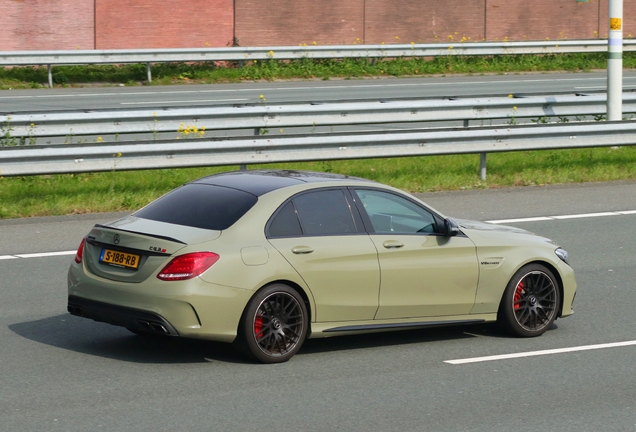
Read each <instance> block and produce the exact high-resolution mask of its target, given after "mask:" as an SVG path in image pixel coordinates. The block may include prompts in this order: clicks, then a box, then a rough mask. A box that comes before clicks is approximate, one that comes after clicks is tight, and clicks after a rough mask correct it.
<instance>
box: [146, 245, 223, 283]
mask: <svg viewBox="0 0 636 432" xmlns="http://www.w3.org/2000/svg"><path fill="white" fill-rule="evenodd" d="M218 260H219V255H218V254H215V253H214V252H194V253H189V254H185V255H181V256H178V257H176V258H174V259H173V260H172V261H170V262H169V263H168V265H166V266H165V267H164V268H163V270H161V271H160V272H159V274H158V275H157V278H159V279H161V280H165V281H177V280H185V279H192V278H193V277H197V276H199V275H200V274H201V273H203V272H204V271H206V270H207V269H209V268H210V267H212V264H214V263H215V262H217V261H218Z"/></svg>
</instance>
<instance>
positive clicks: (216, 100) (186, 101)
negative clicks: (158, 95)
mask: <svg viewBox="0 0 636 432" xmlns="http://www.w3.org/2000/svg"><path fill="white" fill-rule="evenodd" d="M246 100H249V99H190V100H182V101H175V100H169V101H159V102H120V105H161V104H167V103H171V104H175V103H189V104H193V103H200V102H239V101H246Z"/></svg>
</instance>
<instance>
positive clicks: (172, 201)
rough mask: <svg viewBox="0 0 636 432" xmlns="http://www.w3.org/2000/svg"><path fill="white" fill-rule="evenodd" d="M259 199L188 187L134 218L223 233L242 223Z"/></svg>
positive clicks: (236, 192)
mask: <svg viewBox="0 0 636 432" xmlns="http://www.w3.org/2000/svg"><path fill="white" fill-rule="evenodd" d="M256 201H257V198H256V197H255V196H254V195H252V194H249V193H247V192H243V191H240V190H236V189H230V188H225V187H220V186H212V185H203V184H187V185H185V186H182V187H180V188H178V189H175V190H174V191H172V192H170V193H168V194H167V195H164V196H162V197H161V198H159V199H158V200H156V201H154V202H152V203H150V204H148V205H147V206H146V207H144V208H142V209H141V210H139V211H138V212H136V213H135V214H134V216H137V217H140V218H144V219H150V220H155V221H159V222H168V223H173V224H177V225H186V226H190V227H195V228H203V229H210V230H224V229H227V228H229V227H230V226H231V225H232V224H234V222H236V221H237V220H239V219H240V218H241V216H243V215H244V214H245V212H247V211H248V210H249V209H250V208H252V206H253V205H254V204H256Z"/></svg>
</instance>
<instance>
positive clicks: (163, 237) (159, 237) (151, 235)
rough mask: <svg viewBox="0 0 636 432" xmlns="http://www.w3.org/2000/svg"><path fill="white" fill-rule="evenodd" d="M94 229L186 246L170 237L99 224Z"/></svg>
mask: <svg viewBox="0 0 636 432" xmlns="http://www.w3.org/2000/svg"><path fill="white" fill-rule="evenodd" d="M95 228H106V229H110V230H114V231H121V232H127V233H131V234H138V235H142V236H148V237H154V238H158V239H161V240H168V241H172V242H176V243H181V244H183V245H187V243H186V242H184V241H181V240H177V239H176V238H172V237H168V236H162V235H158V234H149V233H145V232H139V231H129V230H125V229H121V228H113V227H111V226H108V225H101V224H97V225H95Z"/></svg>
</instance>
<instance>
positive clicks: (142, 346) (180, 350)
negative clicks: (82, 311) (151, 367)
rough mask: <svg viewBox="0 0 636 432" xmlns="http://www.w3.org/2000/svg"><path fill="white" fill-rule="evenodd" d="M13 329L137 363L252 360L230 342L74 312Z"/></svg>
mask: <svg viewBox="0 0 636 432" xmlns="http://www.w3.org/2000/svg"><path fill="white" fill-rule="evenodd" d="M9 329H10V330H11V331H13V332H14V333H16V334H18V335H20V336H22V337H23V338H26V339H29V340H32V341H35V342H39V343H43V344H46V345H50V346H53V347H56V348H62V349H66V350H69V351H74V352H78V353H83V354H90V355H94V356H99V357H104V358H111V359H115V360H121V361H126V362H134V363H154V364H177V363H205V362H209V361H211V360H213V361H220V362H228V363H249V362H250V361H249V360H248V359H246V358H245V357H244V356H242V355H239V354H238V353H237V352H236V351H234V350H233V349H232V346H231V345H230V344H226V343H220V342H211V341H203V340H194V339H182V338H176V337H161V336H137V335H134V334H132V333H131V332H129V331H128V330H126V329H125V328H123V327H116V326H112V325H109V324H104V323H97V322H94V321H90V320H87V319H82V318H78V317H75V316H72V315H68V314H64V315H56V316H52V317H49V318H44V319H40V320H36V321H27V322H22V323H16V324H12V325H10V326H9Z"/></svg>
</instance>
